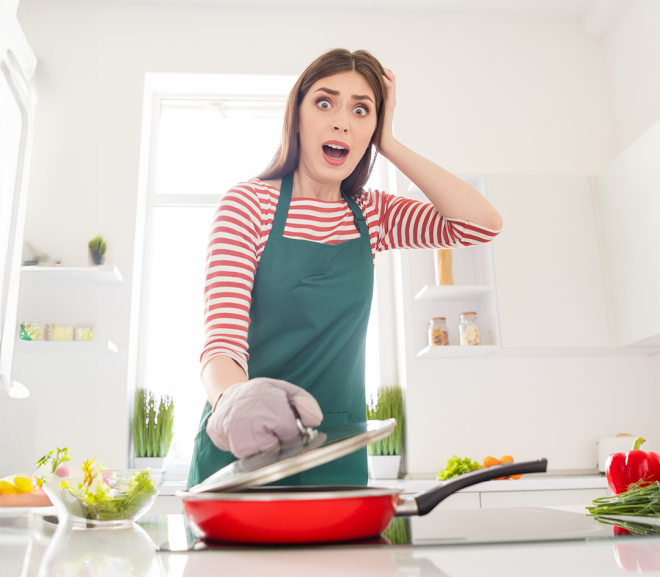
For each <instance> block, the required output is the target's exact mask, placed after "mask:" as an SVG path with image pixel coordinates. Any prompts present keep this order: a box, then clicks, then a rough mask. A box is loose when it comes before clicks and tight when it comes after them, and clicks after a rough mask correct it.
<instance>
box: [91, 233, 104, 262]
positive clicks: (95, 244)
mask: <svg viewBox="0 0 660 577" xmlns="http://www.w3.org/2000/svg"><path fill="white" fill-rule="evenodd" d="M87 246H89V254H90V255H91V257H92V262H93V263H94V264H103V263H104V262H105V251H106V250H108V243H107V242H106V241H105V239H104V238H103V237H102V236H101V235H97V236H95V237H94V238H93V239H92V240H90V241H89V243H88V244H87Z"/></svg>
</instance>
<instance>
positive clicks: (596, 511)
mask: <svg viewBox="0 0 660 577" xmlns="http://www.w3.org/2000/svg"><path fill="white" fill-rule="evenodd" d="M642 483H643V480H642V481H640V482H638V483H633V484H632V485H630V487H629V488H628V490H627V491H626V492H625V493H619V494H618V495H612V496H611V497H601V498H600V499H594V500H593V501H592V503H593V505H594V506H593V507H587V511H589V514H590V515H593V516H597V515H628V516H632V517H660V483H658V482H657V481H656V482H655V483H652V484H651V485H647V486H646V487H641V486H640V485H641V484H642Z"/></svg>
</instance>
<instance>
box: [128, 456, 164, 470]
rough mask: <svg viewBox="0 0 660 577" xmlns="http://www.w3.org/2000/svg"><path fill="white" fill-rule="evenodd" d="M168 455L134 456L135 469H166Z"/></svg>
mask: <svg viewBox="0 0 660 577" xmlns="http://www.w3.org/2000/svg"><path fill="white" fill-rule="evenodd" d="M165 459H166V457H133V468H134V469H165Z"/></svg>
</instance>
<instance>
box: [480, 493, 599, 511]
mask: <svg viewBox="0 0 660 577" xmlns="http://www.w3.org/2000/svg"><path fill="white" fill-rule="evenodd" d="M607 496H608V491H607V489H562V490H556V491H502V492H497V491H493V492H490V491H489V492H484V493H481V508H482V509H500V508H508V507H557V506H566V505H584V506H585V507H586V506H587V505H591V502H592V501H593V500H594V499H599V498H600V497H607Z"/></svg>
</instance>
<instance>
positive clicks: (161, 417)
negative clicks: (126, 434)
mask: <svg viewBox="0 0 660 577" xmlns="http://www.w3.org/2000/svg"><path fill="white" fill-rule="evenodd" d="M173 424H174V401H173V400H172V396H171V395H161V396H160V397H157V396H156V395H155V394H154V393H153V392H152V391H149V390H148V389H143V388H138V389H136V391H135V407H134V412H133V447H134V449H135V456H136V457H167V453H168V452H169V450H170V444H171V443H172V426H173Z"/></svg>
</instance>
